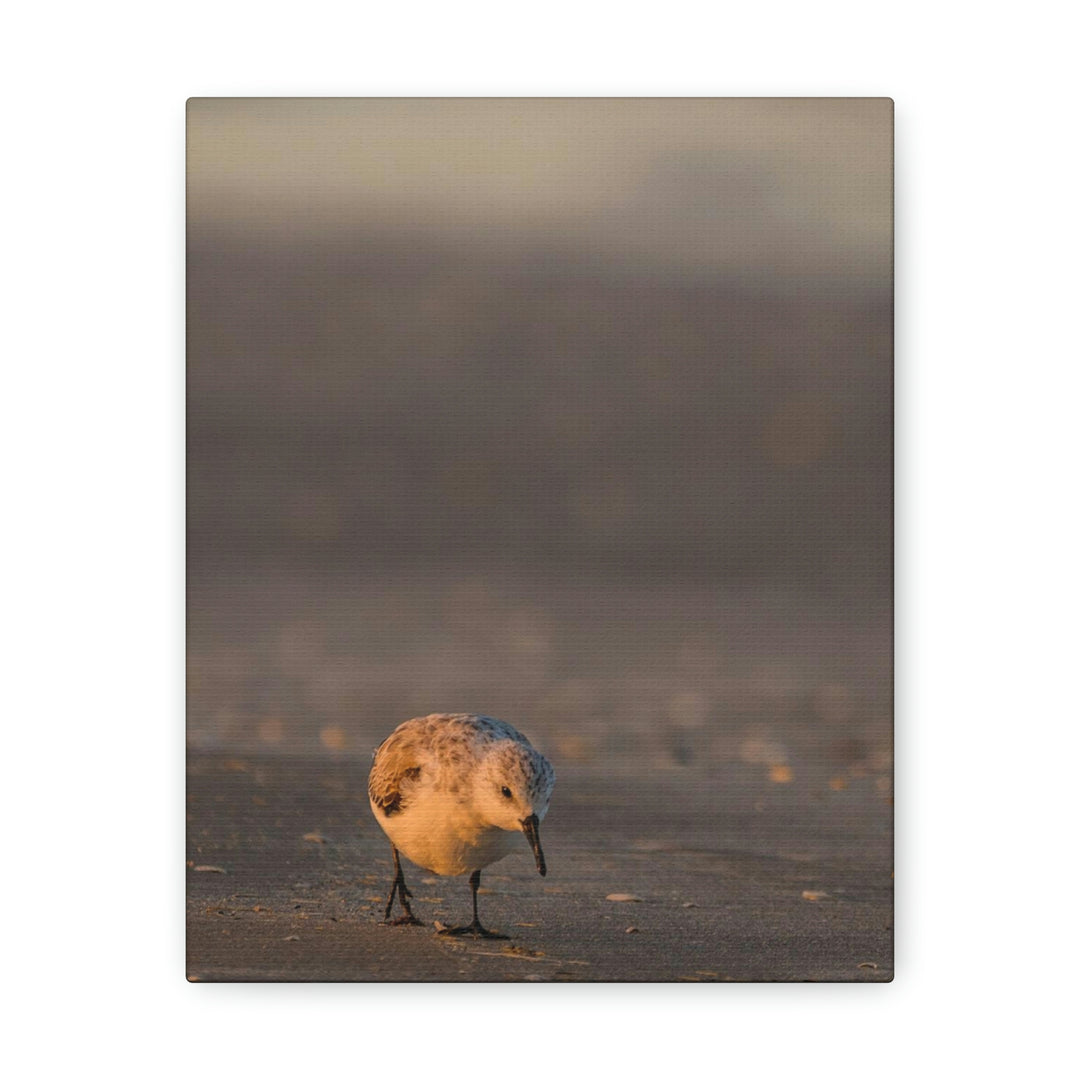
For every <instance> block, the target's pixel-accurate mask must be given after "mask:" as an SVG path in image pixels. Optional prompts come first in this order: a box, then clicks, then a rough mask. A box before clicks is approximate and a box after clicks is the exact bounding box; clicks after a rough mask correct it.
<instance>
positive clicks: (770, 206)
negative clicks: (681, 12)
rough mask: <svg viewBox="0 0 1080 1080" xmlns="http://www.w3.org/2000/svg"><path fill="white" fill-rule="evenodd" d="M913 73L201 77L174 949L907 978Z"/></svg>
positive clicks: (224, 974)
mask: <svg viewBox="0 0 1080 1080" xmlns="http://www.w3.org/2000/svg"><path fill="white" fill-rule="evenodd" d="M892 207H893V106H892V102H891V101H889V100H888V99H880V98H864V99H856V98H833V99H791V98H775V99H771V98H765V99H672V98H664V99H629V98H611V99H602V98H588V99H584V98H583V99H569V98H551V99H542V98H528V99H498V98H491V99H479V98H478V99H471V98H470V99H453V98H427V99H424V98H403V99H389V98H357V99H272V98H246V99H213V98H195V99H192V100H191V101H189V102H188V106H187V312H188V322H187V619H188V631H187V633H188V639H187V664H188V689H187V762H186V765H187V783H186V821H187V851H186V863H187V868H186V882H187V975H188V978H189V979H190V980H191V981H193V982H212V981H367V982H371V981H429V982H430V981H435V982H458V981H486V982H489V981H510V982H515V981H528V982H549V981H555V982H558V981H574V982H586V981H590V982H591V981H600V982H604V981H607V982H626V981H655V982H761V981H773V982H775V981H788V982H789V981H823V982H825V981H832V982H835V981H852V982H887V981H889V980H891V979H892V977H893V753H892V747H893V646H892V642H893V629H892V626H893V539H892V538H893V481H892V476H893V419H892V416H893V404H892V403H893V330H892V327H893V264H892V258H893V256H892V251H893V210H892Z"/></svg>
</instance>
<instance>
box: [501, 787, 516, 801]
mask: <svg viewBox="0 0 1080 1080" xmlns="http://www.w3.org/2000/svg"><path fill="white" fill-rule="evenodd" d="M503 794H504V795H505V796H506V797H507V798H508V799H512V798H513V797H514V793H513V792H512V791H511V790H510V789H509V788H508V787H504V788H503Z"/></svg>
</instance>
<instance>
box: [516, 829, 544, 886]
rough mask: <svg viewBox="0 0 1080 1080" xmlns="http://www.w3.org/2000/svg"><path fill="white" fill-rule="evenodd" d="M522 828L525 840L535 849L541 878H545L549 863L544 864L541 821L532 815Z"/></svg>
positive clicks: (534, 852) (537, 867)
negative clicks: (541, 844)
mask: <svg viewBox="0 0 1080 1080" xmlns="http://www.w3.org/2000/svg"><path fill="white" fill-rule="evenodd" d="M521 827H522V830H523V831H524V833H525V838H526V839H527V840H528V841H529V846H530V847H531V848H532V849H533V854H534V855H535V856H536V869H537V870H539V871H540V876H541V877H543V876H544V875H545V874H547V863H546V862H544V849H543V848H542V847H541V846H540V819H539V818H538V817H537V816H536V815H535V814H530V815H529V816H528V817H527V818H526V819H525V820H524V821H523V822H522V823H521Z"/></svg>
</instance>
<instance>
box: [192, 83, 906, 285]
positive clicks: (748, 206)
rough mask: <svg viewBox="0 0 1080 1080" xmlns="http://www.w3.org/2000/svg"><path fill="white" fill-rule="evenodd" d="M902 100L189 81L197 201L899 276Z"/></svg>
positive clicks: (621, 253) (196, 208)
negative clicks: (333, 89) (393, 93)
mask: <svg viewBox="0 0 1080 1080" xmlns="http://www.w3.org/2000/svg"><path fill="white" fill-rule="evenodd" d="M891 117H892V102H891V101H889V100H888V99H883V98H869V99H868V98H862V99H839V98H838V99H618V98H613V99H497V98H491V99H483V98H477V99H469V98H460V99H379V98H367V99H318V98H314V99H258V98H254V99H192V101H191V102H190V103H189V129H188V136H189V158H188V177H189V190H188V194H189V212H190V215H191V222H192V224H193V225H196V226H197V225H200V224H208V225H228V226H230V227H233V228H236V227H241V228H243V227H248V228H256V229H258V230H259V231H261V232H266V233H268V234H271V235H273V234H274V233H283V234H285V235H286V236H287V237H292V236H295V235H296V233H297V232H305V231H314V232H325V231H326V230H333V229H335V228H339V227H341V228H344V227H352V226H372V225H377V226H385V227H403V228H412V229H422V230H425V231H427V232H436V233H444V234H446V235H447V236H448V237H450V238H453V237H454V236H455V235H461V234H468V235H469V237H470V239H475V237H476V234H477V233H481V234H483V233H491V232H495V233H497V234H498V236H499V240H500V242H501V243H504V244H505V243H508V242H509V243H512V242H513V238H514V237H515V236H516V237H518V238H519V239H520V241H521V242H523V243H536V242H537V241H538V240H542V241H543V242H545V243H547V244H549V245H555V246H559V245H564V244H569V245H572V246H573V247H575V248H577V249H578V250H583V249H584V250H586V251H587V250H589V249H594V250H596V251H597V252H602V258H603V260H604V262H605V263H606V264H607V265H608V266H609V267H611V268H614V267H615V265H617V264H618V263H619V262H621V261H625V262H626V263H627V264H628V265H633V266H640V265H641V264H642V262H647V263H650V264H652V265H653V266H654V267H655V266H661V267H663V266H666V267H668V268H670V269H672V270H675V271H676V272H680V271H681V272H692V271H705V272H714V271H722V272H729V271H737V272H738V273H740V274H741V275H743V276H744V277H760V276H763V275H764V276H769V275H778V276H781V277H789V276H791V275H795V276H800V275H807V274H811V275H814V276H816V277H822V276H824V277H838V278H841V279H847V280H858V281H860V282H861V283H863V284H864V285H871V284H875V285H876V284H882V283H886V284H887V283H888V281H889V279H890V275H891V259H892V248H891V230H892V123H891Z"/></svg>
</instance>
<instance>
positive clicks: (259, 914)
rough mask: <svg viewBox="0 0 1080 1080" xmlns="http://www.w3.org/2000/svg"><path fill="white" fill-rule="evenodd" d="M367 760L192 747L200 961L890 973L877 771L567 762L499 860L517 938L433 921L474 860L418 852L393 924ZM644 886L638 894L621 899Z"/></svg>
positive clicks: (721, 974) (668, 974) (320, 969)
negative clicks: (403, 917)
mask: <svg viewBox="0 0 1080 1080" xmlns="http://www.w3.org/2000/svg"><path fill="white" fill-rule="evenodd" d="M367 767H368V766H367V763H366V762H364V761H360V760H357V759H355V758H351V757H346V756H344V755H342V756H336V757H334V756H329V755H328V756H311V757H286V756H270V755H265V756H263V755H246V756H237V755H225V754H217V753H206V752H192V753H190V754H189V759H188V795H187V798H188V807H187V811H188V854H187V859H188V870H187V889H188V896H187V912H188V914H187V958H188V960H187V974H188V978H189V980H191V981H208V982H209V981H277V980H286V981H296V982H304V981H399V980H421V981H437V982H454V981H477V980H482V981H655V980H660V981H703V982H710V981H711V982H716V981H736V982H742V981H785V982H786V981H815V982H816V981H848V980H851V981H865V982H882V981H889V980H891V978H892V974H893V880H892V807H891V805H890V800H889V798H888V796H887V794H886V793H885V792H886V788H887V785H886V783H885V782H884V781H883V779H882V777H880V776H874V775H872V774H867V775H863V776H854V777H850V778H847V779H844V780H843V781H842V782H840V781H838V780H837V778H836V777H833V776H831V775H830V772H829V771H828V770H826V769H825V768H824V767H822V766H816V765H815V766H811V765H807V766H798V765H796V766H794V767H793V768H791V769H790V770H789V771H788V773H787V774H784V776H783V780H782V782H778V781H777V779H776V777H775V774H774V775H773V776H770V773H769V772H768V771H767V770H765V769H763V768H761V767H758V766H751V765H747V764H743V763H737V764H729V765H715V766H710V767H708V768H704V767H688V768H677V767H672V768H667V769H660V770H652V771H647V770H644V769H641V768H640V767H637V766H623V767H621V768H616V769H606V770H605V769H601V768H599V767H597V766H595V765H590V766H577V767H564V768H561V769H560V770H559V780H558V784H557V786H556V791H555V797H554V799H553V801H552V806H551V810H550V812H549V814H548V817H547V820H546V821H545V822H544V827H543V842H544V849H545V852H546V853H547V858H548V866H549V872H548V876H547V877H545V878H541V877H540V876H539V875H538V874H537V873H536V871H535V868H534V865H533V861H532V858H531V855H530V854H529V852H528V849H527V847H526V844H525V842H524V839H523V840H522V846H521V852H520V853H519V854H513V855H511V856H509V857H507V858H506V859H504V860H503V861H502V862H500V863H496V864H495V865H493V866H492V867H490V868H489V869H488V870H487V871H485V873H484V877H483V880H482V890H483V891H482V893H481V896H480V913H481V919H482V920H483V922H484V923H485V925H487V926H488V927H490V928H491V929H494V930H498V931H500V932H502V933H505V934H508V935H509V936H510V940H508V941H495V940H473V939H471V938H445V937H439V936H438V935H437V934H436V933H435V931H434V926H433V924H434V923H435V922H436V921H440V922H441V923H444V924H446V925H457V924H458V923H461V922H464V921H467V919H468V915H469V889H468V883H467V880H466V879H465V878H438V877H435V876H434V875H432V874H430V873H428V872H426V871H423V870H420V869H418V868H417V867H415V866H413V865H412V864H410V863H406V864H405V867H406V878H407V880H408V883H409V886H410V888H411V889H412V891H413V894H414V901H413V907H414V910H415V911H416V913H417V914H418V916H419V917H420V918H422V919H423V920H424V922H425V923H426V924H427V925H426V926H424V927H388V926H385V925H383V923H382V913H383V908H384V905H385V901H386V896H387V893H388V889H389V884H390V879H391V859H390V849H389V846H388V844H387V842H386V840H385V837H384V836H383V834H382V832H381V830H380V829H379V827H378V825H377V824H376V822H375V820H374V818H373V817H372V815H371V811H370V809H369V807H368V805H367V796H366V791H365V784H366V778H367ZM612 897H631V898H633V899H612Z"/></svg>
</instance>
